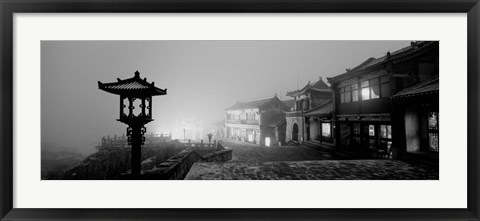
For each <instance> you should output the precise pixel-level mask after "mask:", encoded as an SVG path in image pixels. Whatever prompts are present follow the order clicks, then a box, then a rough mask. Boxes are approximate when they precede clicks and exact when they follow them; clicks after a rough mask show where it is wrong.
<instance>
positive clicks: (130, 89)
mask: <svg viewBox="0 0 480 221" xmlns="http://www.w3.org/2000/svg"><path fill="white" fill-rule="evenodd" d="M117 80H118V81H117V82H112V83H102V82H100V81H99V82H98V88H99V89H100V90H103V91H106V92H109V93H112V94H118V95H124V96H129V95H133V96H157V95H165V94H167V89H166V88H165V89H160V88H157V87H155V82H153V81H152V83H149V82H147V78H144V79H142V78H140V73H139V72H138V71H135V76H133V77H132V78H128V79H124V80H120V78H117Z"/></svg>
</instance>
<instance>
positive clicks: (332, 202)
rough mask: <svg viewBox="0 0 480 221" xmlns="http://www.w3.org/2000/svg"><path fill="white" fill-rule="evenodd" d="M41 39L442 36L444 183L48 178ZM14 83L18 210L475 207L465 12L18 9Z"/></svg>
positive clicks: (408, 37) (318, 38)
mask: <svg viewBox="0 0 480 221" xmlns="http://www.w3.org/2000/svg"><path fill="white" fill-rule="evenodd" d="M42 40H438V41H440V79H441V80H440V88H441V90H440V111H439V112H441V116H442V119H441V121H442V126H441V128H440V134H442V139H440V146H441V147H442V150H441V151H440V180H434V181H420V180H401V181H358V180H351V181H337V180H312V181H181V180H180V181H163V180H160V181H141V180H136V181H65V180H60V181H45V180H44V181H42V180H41V179H40V105H41V103H40V86H41V85H40V41H42ZM339 74H340V73H339ZM13 86H14V108H13V110H14V155H13V160H14V173H13V176H14V180H13V184H14V193H13V196H14V208H466V207H467V16H466V14H460V13H458V14H454V13H449V14H439V13H428V14H87V13H85V14H22V13H18V14H15V16H14V84H13ZM25 134H28V139H25V137H24V135H25Z"/></svg>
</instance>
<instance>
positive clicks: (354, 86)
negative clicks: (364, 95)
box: [352, 84, 358, 102]
mask: <svg viewBox="0 0 480 221" xmlns="http://www.w3.org/2000/svg"><path fill="white" fill-rule="evenodd" d="M355 101H358V84H352V102H355Z"/></svg>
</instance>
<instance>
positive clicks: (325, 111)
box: [303, 99, 333, 117]
mask: <svg viewBox="0 0 480 221" xmlns="http://www.w3.org/2000/svg"><path fill="white" fill-rule="evenodd" d="M332 112H333V102H332V100H331V99H330V100H328V101H327V102H326V103H324V104H323V105H321V106H319V107H316V108H314V109H313V110H310V111H308V112H306V113H304V114H303V116H306V117H325V116H331V114H332Z"/></svg>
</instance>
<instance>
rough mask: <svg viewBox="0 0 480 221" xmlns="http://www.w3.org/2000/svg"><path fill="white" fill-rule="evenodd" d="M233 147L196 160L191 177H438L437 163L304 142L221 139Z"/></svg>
mask: <svg viewBox="0 0 480 221" xmlns="http://www.w3.org/2000/svg"><path fill="white" fill-rule="evenodd" d="M224 144H225V146H226V147H225V148H226V149H232V150H233V156H232V160H231V161H228V162H224V163H195V164H194V165H193V166H192V168H191V169H190V171H189V173H188V174H187V176H186V178H185V179H192V180H210V179H211V180H258V179H261V180H279V179H281V180H398V179H404V180H438V177H439V172H438V164H437V165H435V164H427V163H416V162H405V161H398V160H388V159H351V160H345V159H339V158H336V157H335V156H333V155H332V154H330V153H329V152H326V151H322V150H317V149H311V148H309V147H305V146H290V147H261V146H256V145H252V144H246V143H238V142H228V141H227V142H224Z"/></svg>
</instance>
